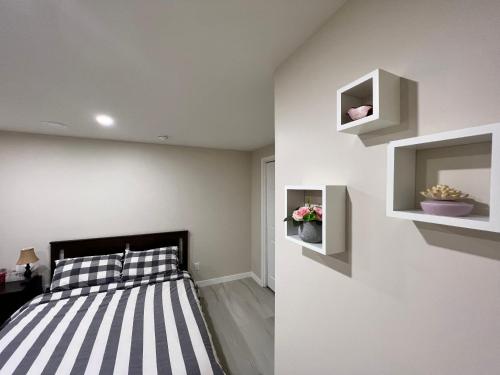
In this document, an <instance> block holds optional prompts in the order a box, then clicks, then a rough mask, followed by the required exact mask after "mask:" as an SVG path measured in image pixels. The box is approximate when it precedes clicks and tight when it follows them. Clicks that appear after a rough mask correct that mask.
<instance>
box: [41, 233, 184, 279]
mask: <svg viewBox="0 0 500 375" xmlns="http://www.w3.org/2000/svg"><path fill="white" fill-rule="evenodd" d="M165 246H178V247H179V268H180V269H181V270H185V271H187V269H188V264H189V258H188V231H187V230H183V231H178V232H164V233H150V234H136V235H130V236H118V237H102V238H86V239H81V240H70V241H55V242H51V243H50V277H51V278H52V275H53V274H54V268H55V261H56V260H58V259H62V258H75V257H84V256H89V255H106V254H113V253H120V252H124V251H125V249H130V250H133V251H143V250H149V249H156V248H158V247H165Z"/></svg>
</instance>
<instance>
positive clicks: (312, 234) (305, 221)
mask: <svg viewBox="0 0 500 375" xmlns="http://www.w3.org/2000/svg"><path fill="white" fill-rule="evenodd" d="M290 220H291V221H292V222H293V223H294V224H295V225H298V226H299V228H298V235H299V237H300V239H301V240H302V241H304V242H310V243H320V242H322V239H323V227H322V225H321V224H322V222H323V208H322V207H321V205H318V204H310V203H306V204H305V205H304V206H301V207H297V208H296V209H295V210H294V211H293V212H292V215H291V216H289V217H286V218H285V220H284V221H290Z"/></svg>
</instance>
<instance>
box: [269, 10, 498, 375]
mask: <svg viewBox="0 0 500 375" xmlns="http://www.w3.org/2000/svg"><path fill="white" fill-rule="evenodd" d="M499 19H500V2H498V1H493V0H490V1H485V0H481V1H458V0H457V1H451V0H450V1H435V0H433V1H431V0H422V1H400V0H392V1H389V0H378V1H361V0H359V1H356V0H350V1H348V2H347V3H346V4H345V5H344V6H343V7H342V8H341V9H340V11H339V12H338V13H336V14H335V15H334V16H333V17H332V18H331V20H330V21H329V22H328V23H327V24H326V25H325V26H324V27H322V28H321V30H319V32H318V33H317V34H316V35H315V36H314V37H312V38H311V39H310V40H309V41H308V42H307V43H306V44H305V45H303V46H302V47H301V48H300V49H299V50H298V51H296V53H294V55H292V56H291V57H290V58H289V59H288V60H287V61H286V62H285V63H284V64H283V65H282V66H281V67H280V68H279V70H278V71H277V73H276V77H275V94H276V97H275V106H276V129H275V132H276V133H275V136H276V143H275V144H276V158H277V160H279V163H277V165H276V184H277V185H276V186H277V187H276V189H277V191H276V212H278V213H279V212H284V200H283V188H284V185H285V184H322V183H323V184H324V183H327V184H328V183H330V184H346V185H348V192H349V207H350V212H351V214H350V219H349V222H350V225H349V228H350V229H349V231H348V232H349V235H348V237H349V241H348V247H349V253H348V254H343V255H341V256H337V257H324V256H319V255H318V256H316V255H313V253H312V252H310V251H307V250H303V249H302V248H300V247H299V246H297V245H294V244H293V243H290V242H288V241H286V240H285V239H284V227H283V225H282V223H281V220H280V218H279V217H277V218H276V228H277V231H276V257H277V259H276V261H277V262H276V284H277V285H276V289H277V290H278V293H277V294H276V373H277V374H278V375H285V374H286V375H294V374H339V375H354V374H356V375H358V374H359V375H362V374H369V375H378V374H380V375H391V374H394V375H401V374H405V375H410V374H415V375H422V374H450V375H460V374H464V375H465V374H467V375H470V374H482V375H486V374H491V375H493V374H497V373H498V371H499V369H500V355H499V353H500V319H499V317H500V235H497V234H491V233H484V232H477V231H468V230H460V229H454V228H448V227H442V226H435V225H428V224H426V225H424V224H417V223H413V222H411V221H406V220H398V219H393V218H388V217H386V215H385V194H386V146H387V142H388V141H389V140H391V139H399V138H406V137H409V136H414V135H417V134H420V135H423V134H430V133H435V132H439V131H445V130H452V129H459V128H464V127H468V126H474V125H481V124H486V123H491V122H497V121H500V105H499V102H498V98H500V84H499V82H500V70H499V67H500V44H499V40H500V24H499V22H498V20H499ZM378 67H380V68H383V69H386V70H388V71H390V72H393V73H395V74H398V75H401V76H403V77H406V78H407V79H409V80H411V81H413V82H409V81H404V82H403V87H402V101H403V103H402V114H403V117H402V125H401V126H398V127H396V128H393V129H387V130H383V131H380V132H377V133H375V134H367V135H364V136H362V137H357V136H354V135H350V134H341V133H337V131H336V128H335V119H336V108H335V95H336V90H337V88H339V87H341V86H342V85H344V84H346V83H348V82H350V81H351V80H354V79H356V78H357V77H359V76H361V75H363V74H365V73H367V72H369V71H371V70H373V69H375V68H378ZM311 149H313V150H316V152H314V153H311ZM497 167H498V166H497ZM456 182H459V181H458V180H456ZM468 183H469V184H470V181H469V182H468ZM475 183H476V184H480V183H481V182H480V181H476V182H475ZM458 187H460V186H458Z"/></svg>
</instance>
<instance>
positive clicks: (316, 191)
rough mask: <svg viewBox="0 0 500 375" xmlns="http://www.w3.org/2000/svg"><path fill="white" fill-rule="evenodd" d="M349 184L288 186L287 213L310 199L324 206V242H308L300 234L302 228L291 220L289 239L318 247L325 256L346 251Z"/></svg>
mask: <svg viewBox="0 0 500 375" xmlns="http://www.w3.org/2000/svg"><path fill="white" fill-rule="evenodd" d="M346 190H347V189H346V186H344V185H317V186H286V187H285V202H286V204H285V207H286V212H285V216H286V217H289V216H291V214H292V212H293V211H294V210H295V209H296V208H297V207H299V206H303V205H304V203H306V200H308V199H309V200H310V201H311V203H313V204H321V205H322V207H323V241H322V242H321V243H309V242H304V241H302V240H301V239H300V237H299V236H298V227H297V226H296V225H294V224H293V223H292V222H291V221H287V222H286V223H285V234H286V238H287V239H288V240H290V241H292V242H294V243H296V244H298V245H301V246H303V247H306V248H308V249H311V250H314V251H316V252H318V253H320V254H323V255H330V254H336V253H342V252H344V251H345V250H346V234H345V222H346Z"/></svg>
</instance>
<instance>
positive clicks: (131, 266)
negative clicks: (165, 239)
mask: <svg viewBox="0 0 500 375" xmlns="http://www.w3.org/2000/svg"><path fill="white" fill-rule="evenodd" d="M178 263H179V261H178V258H177V246H169V247H160V248H159V249H151V250H144V251H130V250H126V251H125V259H124V261H123V271H122V278H123V280H124V281H126V280H133V279H135V278H138V277H143V276H149V275H156V274H160V273H164V274H169V273H172V272H175V271H177V264H178Z"/></svg>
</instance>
